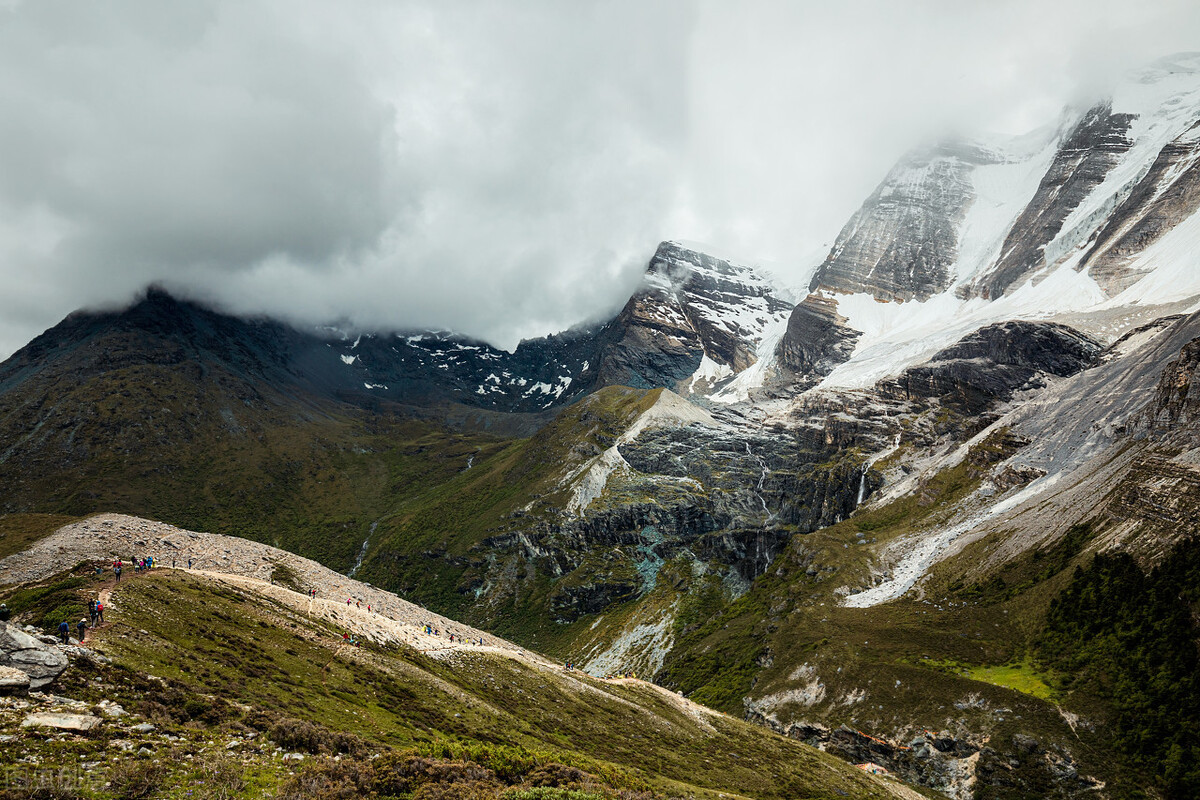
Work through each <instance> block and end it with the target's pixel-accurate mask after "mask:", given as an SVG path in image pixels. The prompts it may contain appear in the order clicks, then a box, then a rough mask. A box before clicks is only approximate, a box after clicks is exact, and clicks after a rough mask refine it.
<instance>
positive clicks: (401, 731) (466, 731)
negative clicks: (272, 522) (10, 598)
mask: <svg viewBox="0 0 1200 800" xmlns="http://www.w3.org/2000/svg"><path fill="white" fill-rule="evenodd" d="M74 580H76V581H77V580H79V579H74ZM83 580H84V582H85V585H83V586H78V585H73V584H71V582H70V581H69V580H68V581H67V582H63V581H60V582H59V584H58V588H57V589H54V590H53V591H50V592H48V595H55V596H56V600H55V601H54V602H55V603H60V602H61V600H62V597H61V595H62V593H63V592H68V593H69V592H72V591H74V592H76V597H77V601H78V602H82V600H83V596H84V594H85V593H87V592H89V591H93V590H94V587H92V586H91V585H90V584H87V583H86V582H87V581H88V580H90V579H88V578H84V579H83ZM51 588H53V587H51ZM20 610H21V613H22V614H23V615H26V616H27V617H29V618H39V617H40V616H41V615H43V614H44V613H45V611H46V609H42V608H39V607H38V605H37V602H36V601H34V602H32V603H24V604H21V605H20ZM110 614H111V619H112V623H113V624H112V625H111V627H109V628H107V629H105V630H103V631H101V632H99V635H98V638H97V639H96V640H95V642H94V646H97V647H98V648H99V649H101V650H103V651H104V652H106V653H107V654H108V655H110V656H111V657H112V658H113V659H114V661H115V664H114V665H113V666H111V667H103V668H100V667H98V668H95V669H97V670H99V671H100V675H99V678H100V680H98V681H97V680H93V678H92V676H91V675H90V674H88V675H85V676H84V679H83V680H82V681H78V680H73V679H71V678H67V679H65V680H66V682H65V684H64V686H63V688H62V689H61V691H63V692H64V693H66V692H70V693H71V694H72V695H79V697H78V698H77V699H84V700H87V701H89V702H95V701H96V700H98V699H100V697H104V698H106V699H109V700H116V701H118V702H121V703H123V704H125V705H126V707H127V708H129V709H131V710H134V711H135V712H136V713H137V714H138V715H139V716H142V717H148V718H150V719H152V720H153V721H154V722H155V724H157V725H159V726H160V728H161V729H162V730H163V731H165V732H173V733H174V734H175V735H178V736H181V737H182V738H184V739H185V740H191V739H203V740H204V741H205V742H206V743H207V744H208V745H209V746H210V747H211V745H212V743H213V742H215V741H218V740H220V739H221V737H222V736H225V737H228V736H230V735H233V734H239V735H240V734H244V733H245V732H246V731H247V730H252V729H258V730H267V731H268V732H269V735H271V736H272V737H273V738H275V739H276V740H283V741H284V742H286V743H287V744H286V746H288V747H289V748H291V747H297V746H301V745H302V744H303V743H304V742H305V741H308V742H309V743H310V744H311V745H312V749H313V751H314V752H317V751H320V750H321V749H322V748H324V749H325V750H326V751H328V752H334V751H337V750H338V749H341V750H343V751H344V752H347V753H351V754H354V753H360V752H367V751H376V752H378V751H389V752H400V753H404V752H418V751H419V752H422V753H427V754H428V753H433V752H435V751H436V752H437V753H441V754H444V755H447V757H460V758H465V757H467V755H469V754H471V753H474V754H475V757H476V758H477V759H482V760H483V761H488V760H489V759H491V761H492V762H496V761H498V760H502V759H499V757H498V756H497V755H496V754H497V753H499V752H500V750H498V749H497V748H500V749H503V748H518V750H516V751H504V752H516V753H524V754H526V755H525V756H523V758H526V759H527V760H528V759H532V760H534V761H537V762H538V763H560V764H567V765H574V766H575V767H577V768H579V769H583V770H584V771H586V772H588V773H589V774H591V775H595V776H600V778H601V780H600V783H601V784H602V786H601V790H600V794H601V795H605V794H606V793H608V794H610V795H611V796H615V795H616V794H617V793H618V792H620V791H629V790H642V791H651V792H655V793H659V794H663V795H672V796H677V795H685V796H697V797H714V798H715V797H717V796H718V795H721V796H729V795H733V796H741V797H761V798H817V797H837V796H843V797H887V796H890V795H889V794H888V792H887V791H886V790H885V789H884V788H882V787H881V785H880V784H879V783H877V782H875V781H873V780H871V779H868V778H866V777H865V776H863V775H862V774H861V773H859V772H858V771H857V770H854V769H853V768H852V767H849V766H848V765H845V764H842V763H841V762H837V761H836V760H835V759H832V758H831V757H829V756H825V755H824V754H821V753H819V752H817V751H815V750H812V749H810V748H806V747H804V746H802V745H799V744H797V743H795V742H793V741H791V740H788V739H785V738H783V737H781V736H778V735H776V734H773V733H770V732H769V731H766V730H764V729H762V728H759V727H756V726H752V725H749V724H746V723H743V722H740V721H737V720H734V719H729V718H724V717H713V716H710V715H706V714H697V713H696V712H689V711H687V710H686V709H685V708H683V707H681V706H680V705H679V704H678V703H677V702H674V701H672V700H671V698H670V697H668V696H667V695H665V694H664V693H662V692H661V690H658V689H655V688H653V687H648V686H644V685H636V684H635V685H622V684H617V683H613V682H603V681H596V680H593V679H579V678H576V677H569V676H566V675H564V674H561V673H559V672H558V671H556V670H553V669H549V670H547V669H542V668H534V667H533V666H531V665H529V664H526V663H525V662H521V661H516V660H513V659H511V658H507V657H502V656H499V655H493V654H488V653H484V652H469V651H468V652H465V653H462V654H460V655H458V656H457V657H455V658H453V659H451V660H448V661H439V660H435V659H432V658H430V657H427V656H424V655H422V654H421V653H419V652H415V651H411V650H407V649H386V650H385V649H380V648H376V647H373V646H365V647H358V648H355V647H350V646H347V645H345V644H344V643H343V641H342V637H341V632H340V631H337V630H333V629H330V628H328V627H326V626H325V625H324V624H321V623H318V622H314V621H313V620H311V619H308V618H306V617H304V616H303V615H300V614H297V613H295V612H293V611H291V610H289V609H288V608H285V607H282V606H280V605H278V604H274V603H271V602H269V601H265V600H263V599H261V598H260V597H258V596H256V595H254V594H252V593H249V592H241V591H235V590H231V589H229V588H225V587H222V586H219V585H215V584H212V583H209V582H206V581H203V580H200V579H196V578H192V577H189V576H185V575H183V574H180V573H171V572H169V571H164V572H161V573H156V574H154V575H151V576H143V577H139V578H137V579H134V580H130V581H126V582H124V583H123V584H122V585H121V586H120V587H119V588H118V589H117V590H116V591H115V592H114V594H113V597H112V601H111V605H110ZM88 669H89V670H90V669H92V668H90V667H89V668H88ZM69 674H70V673H69ZM148 675H153V676H155V677H154V678H149V677H147V676H148ZM93 687H94V688H93ZM189 698H194V699H196V700H198V701H199V702H196V703H192V702H191V700H190V699H189ZM306 725H307V726H309V727H307V728H306V727H305V726H306ZM110 727H111V726H110ZM297 731H300V732H303V731H308V734H306V736H307V738H306V736H302V735H300V734H299V733H297ZM16 735H17V736H18V741H17V743H16V745H15V746H6V747H5V748H4V751H3V752H4V755H2V756H0V760H2V761H3V762H4V763H5V764H13V763H15V759H16V758H18V757H19V756H20V754H21V753H29V752H31V751H32V752H38V753H40V754H41V757H42V758H43V761H42V763H50V764H53V763H55V762H56V760H58V759H67V760H72V761H77V760H78V759H80V758H81V757H85V754H84V751H86V750H87V744H86V742H84V743H79V744H71V745H69V746H60V745H59V744H55V745H53V746H52V745H50V744H46V743H44V742H43V741H42V740H41V739H40V738H39V736H38V735H36V734H34V733H31V732H22V733H18V734H16ZM115 735H117V734H116V733H110V734H105V733H101V734H100V736H99V737H97V738H98V741H100V743H101V744H100V747H101V749H102V748H103V740H104V739H105V737H106V736H115ZM339 737H342V738H339ZM346 737H349V738H346ZM297 742H299V743H300V744H297ZM510 760H511V758H510ZM385 763H386V762H385ZM243 768H244V769H246V770H247V774H253V775H255V776H257V777H255V778H254V783H255V785H256V786H257V787H258V793H256V794H253V796H262V793H261V792H262V787H263V786H267V787H268V788H270V787H280V786H282V785H283V784H284V783H285V782H286V779H287V771H288V770H287V769H286V764H282V763H281V762H280V761H279V757H278V755H273V754H272V752H271V751H270V749H269V748H267V749H266V750H264V751H263V754H262V756H261V757H258V758H252V759H250V763H249V765H243ZM159 769H160V770H162V771H164V772H165V773H167V774H169V775H170V776H171V777H169V778H167V782H168V783H172V785H178V786H180V787H183V786H185V785H186V783H185V781H186V780H187V775H188V774H189V772H188V769H189V767H188V765H187V764H181V765H178V766H176V767H171V766H170V765H168V764H163V765H161V766H160V767H159ZM526 771H528V768H527V769H526ZM393 777H394V776H393ZM605 786H606V787H608V789H607V790H604V789H603V787H605ZM180 794H181V793H180ZM94 796H97V797H108V796H112V795H110V794H108V793H106V792H104V791H99V792H97V793H96V794H95V795H94ZM170 796H175V795H174V794H172V795H170ZM238 796H251V794H250V790H249V789H247V791H246V792H245V793H243V794H242V795H238ZM487 796H494V795H486V794H485V795H481V797H487ZM557 800H568V799H567V798H559V799H557Z"/></svg>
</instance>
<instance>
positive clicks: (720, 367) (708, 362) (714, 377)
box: [687, 353, 733, 394]
mask: <svg viewBox="0 0 1200 800" xmlns="http://www.w3.org/2000/svg"><path fill="white" fill-rule="evenodd" d="M732 374H733V367H731V366H729V365H728V364H718V363H717V362H716V361H713V360H712V359H711V358H709V357H708V353H705V354H704V355H703V356H702V357H701V358H700V366H699V367H697V368H696V371H695V372H693V373H692V377H691V378H689V379H688V382H687V387H688V389H687V390H688V393H689V394H694V393H695V388H694V387H695V385H696V381H700V382H701V383H704V384H707V385H708V386H712V385H713V384H715V383H717V382H718V381H720V380H722V379H723V378H728V377H729V376H730V375H732Z"/></svg>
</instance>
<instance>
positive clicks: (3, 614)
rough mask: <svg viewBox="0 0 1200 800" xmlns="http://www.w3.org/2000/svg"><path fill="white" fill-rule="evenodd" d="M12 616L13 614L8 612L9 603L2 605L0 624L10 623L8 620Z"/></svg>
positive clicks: (0, 604) (0, 608) (0, 606)
mask: <svg viewBox="0 0 1200 800" xmlns="http://www.w3.org/2000/svg"><path fill="white" fill-rule="evenodd" d="M11 616H12V612H11V611H9V610H8V603H0V622H8V618H9V617H11Z"/></svg>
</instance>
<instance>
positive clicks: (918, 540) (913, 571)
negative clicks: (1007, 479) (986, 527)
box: [842, 474, 1061, 608]
mask: <svg viewBox="0 0 1200 800" xmlns="http://www.w3.org/2000/svg"><path fill="white" fill-rule="evenodd" d="M1060 477H1061V476H1060V475H1057V474H1056V475H1051V476H1046V477H1043V478H1040V479H1038V480H1036V481H1034V482H1033V483H1031V484H1029V485H1028V486H1026V487H1025V488H1024V489H1022V490H1021V491H1019V492H1016V493H1015V494H1013V495H1012V496H1011V497H1008V498H1006V499H1004V500H1001V501H1000V502H998V503H995V504H994V505H992V506H991V507H989V508H987V509H985V510H984V511H982V512H980V513H978V514H973V515H972V516H970V517H968V518H967V519H966V520H964V521H962V522H960V523H958V524H957V525H951V526H950V527H948V528H941V529H935V530H933V531H927V532H925V533H920V534H916V535H914V536H908V537H905V538H903V539H901V540H899V541H897V542H894V543H892V544H891V545H889V546H888V548H887V551H885V552H888V553H889V554H891V555H899V556H900V558H899V561H897V562H896V564H895V566H893V567H892V569H891V572H892V577H891V578H890V579H888V580H886V581H884V582H882V583H880V584H879V585H877V586H873V587H871V588H870V589H866V590H864V591H861V592H856V593H854V594H849V595H847V596H846V599H845V600H844V601H843V603H842V605H844V606H846V607H847V608H870V607H872V606H877V605H880V604H882V603H886V602H888V601H890V600H895V599H896V598H897V597H900V596H901V595H903V594H904V593H905V592H907V591H908V590H909V589H911V588H912V587H913V585H914V584H916V582H917V581H918V580H920V578H921V576H923V575H924V574H925V573H926V571H928V569H929V568H930V567H931V566H933V565H934V564H935V563H937V562H938V561H939V560H941V557H942V555H943V554H944V553H946V550H947V548H949V547H950V545H951V544H952V543H954V542H955V541H956V540H957V539H959V537H961V536H963V535H964V534H966V533H968V532H970V531H972V530H974V529H975V528H977V527H978V526H979V525H981V524H983V523H984V522H986V521H987V520H989V519H991V518H992V517H994V516H996V515H997V514H1002V513H1004V512H1005V511H1010V510H1012V509H1013V508H1016V507H1017V506H1018V505H1020V504H1021V503H1024V502H1025V501H1026V500H1029V499H1030V498H1032V497H1035V496H1037V495H1038V494H1041V493H1042V492H1043V491H1045V490H1046V489H1049V488H1050V487H1052V486H1054V485H1055V484H1056V483H1057V482H1058V480H1059V478H1060Z"/></svg>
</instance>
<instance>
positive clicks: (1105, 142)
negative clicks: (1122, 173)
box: [965, 103, 1133, 299]
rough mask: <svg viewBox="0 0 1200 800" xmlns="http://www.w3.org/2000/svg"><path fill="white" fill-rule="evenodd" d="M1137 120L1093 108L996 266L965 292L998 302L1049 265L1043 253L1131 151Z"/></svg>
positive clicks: (1063, 150) (1065, 146)
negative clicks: (1132, 130)
mask: <svg viewBox="0 0 1200 800" xmlns="http://www.w3.org/2000/svg"><path fill="white" fill-rule="evenodd" d="M1132 122H1133V117H1132V116H1131V115H1129V114H1116V113H1113V111H1112V106H1111V104H1110V103H1102V104H1099V105H1097V106H1095V107H1093V108H1092V109H1091V110H1090V111H1089V112H1088V113H1087V114H1086V115H1085V116H1084V117H1083V119H1082V120H1080V121H1079V123H1078V124H1077V125H1076V126H1075V128H1074V129H1073V130H1072V131H1071V133H1070V134H1069V135H1068V136H1067V138H1066V140H1065V141H1064V142H1063V144H1062V146H1061V147H1060V148H1059V150H1058V153H1057V154H1056V155H1055V157H1054V161H1053V163H1052V164H1051V165H1050V169H1049V170H1048V171H1047V172H1046V175H1045V177H1044V178H1042V181H1041V184H1040V185H1039V186H1038V190H1037V193H1036V194H1035V195H1034V197H1033V200H1032V201H1030V203H1029V205H1028V206H1027V207H1026V208H1025V210H1024V211H1023V212H1022V213H1021V215H1020V216H1019V217H1018V218H1017V221H1016V222H1015V223H1013V226H1012V228H1011V229H1010V231H1009V233H1008V236H1007V238H1006V239H1005V241H1004V245H1003V247H1002V248H1001V250H1000V252H1001V254H1002V255H1001V256H1000V259H999V261H997V262H996V265H995V266H994V267H992V269H990V270H989V271H988V272H987V274H985V275H983V276H981V277H980V278H979V279H978V280H977V281H976V282H975V283H974V284H973V285H972V286H971V287H970V288H969V289H968V290H967V291H966V292H965V293H966V294H967V295H969V296H977V297H983V298H988V299H992V298H997V297H1000V296H1001V295H1003V294H1004V293H1005V292H1007V291H1008V290H1009V289H1010V288H1013V287H1015V286H1016V285H1018V284H1019V283H1021V282H1022V281H1023V280H1024V279H1025V278H1026V277H1028V276H1030V275H1032V274H1034V273H1036V272H1037V271H1038V270H1040V269H1041V268H1042V267H1044V266H1046V260H1045V255H1044V248H1045V247H1046V245H1047V244H1049V243H1050V242H1051V241H1053V240H1054V238H1055V237H1056V236H1057V235H1058V234H1059V232H1060V231H1061V230H1062V227H1063V223H1064V222H1065V221H1066V220H1067V217H1068V216H1069V215H1070V214H1071V212H1072V211H1073V210H1074V209H1075V208H1076V207H1077V206H1078V205H1079V204H1080V203H1081V202H1083V200H1084V199H1085V198H1086V197H1087V196H1088V195H1090V194H1091V193H1092V191H1093V190H1094V189H1095V188H1096V187H1097V186H1099V185H1100V184H1101V182H1103V181H1104V179H1105V177H1106V176H1107V175H1108V173H1109V171H1110V170H1112V168H1113V167H1114V166H1115V165H1116V164H1117V163H1118V161H1119V160H1120V157H1121V155H1122V154H1124V153H1125V152H1126V151H1127V150H1128V149H1129V148H1130V146H1131V144H1132V142H1131V141H1130V139H1129V137H1128V135H1127V134H1128V131H1129V126H1130V124H1131V123H1132Z"/></svg>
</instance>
